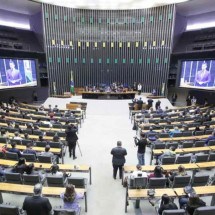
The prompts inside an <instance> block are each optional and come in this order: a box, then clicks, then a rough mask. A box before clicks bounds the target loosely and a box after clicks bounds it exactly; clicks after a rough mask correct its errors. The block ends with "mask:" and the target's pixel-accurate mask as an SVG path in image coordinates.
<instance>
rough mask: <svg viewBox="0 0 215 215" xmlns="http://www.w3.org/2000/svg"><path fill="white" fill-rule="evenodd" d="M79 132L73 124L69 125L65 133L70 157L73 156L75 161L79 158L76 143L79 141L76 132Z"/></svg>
mask: <svg viewBox="0 0 215 215" xmlns="http://www.w3.org/2000/svg"><path fill="white" fill-rule="evenodd" d="M77 131H78V129H77V127H75V126H74V125H73V124H71V125H69V126H68V127H67V129H66V131H65V133H66V141H67V143H68V146H69V157H70V158H71V156H72V155H73V160H75V159H76V158H77V157H76V156H75V148H76V142H77V140H78V136H77V134H76V132H77Z"/></svg>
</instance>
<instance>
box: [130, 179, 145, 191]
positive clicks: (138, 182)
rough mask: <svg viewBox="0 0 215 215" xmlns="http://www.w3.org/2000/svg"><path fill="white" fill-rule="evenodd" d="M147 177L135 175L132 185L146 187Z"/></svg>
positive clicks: (139, 187) (138, 187)
mask: <svg viewBox="0 0 215 215" xmlns="http://www.w3.org/2000/svg"><path fill="white" fill-rule="evenodd" d="M147 182H148V178H147V177H136V178H134V183H133V187H134V188H135V189H145V188H146V187H147Z"/></svg>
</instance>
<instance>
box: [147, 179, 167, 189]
mask: <svg viewBox="0 0 215 215" xmlns="http://www.w3.org/2000/svg"><path fill="white" fill-rule="evenodd" d="M166 181H167V180H166V178H150V179H149V183H148V188H150V189H155V188H164V187H165V186H166Z"/></svg>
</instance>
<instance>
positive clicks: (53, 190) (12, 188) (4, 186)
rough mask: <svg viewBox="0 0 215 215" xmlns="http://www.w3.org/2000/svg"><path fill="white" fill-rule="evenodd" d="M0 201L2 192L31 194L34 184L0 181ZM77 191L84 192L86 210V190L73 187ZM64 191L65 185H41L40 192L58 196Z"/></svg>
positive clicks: (48, 195)
mask: <svg viewBox="0 0 215 215" xmlns="http://www.w3.org/2000/svg"><path fill="white" fill-rule="evenodd" d="M0 185H1V186H0V203H3V197H2V193H13V194H21V195H32V194H33V189H34V186H30V185H22V184H10V183H0ZM75 190H76V192H77V193H84V199H85V212H87V191H86V189H79V188H76V189H75ZM64 192H65V187H43V189H42V194H43V196H47V197H58V198H59V197H60V194H61V193H64Z"/></svg>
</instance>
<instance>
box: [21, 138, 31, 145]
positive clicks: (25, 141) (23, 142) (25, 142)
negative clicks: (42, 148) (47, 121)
mask: <svg viewBox="0 0 215 215" xmlns="http://www.w3.org/2000/svg"><path fill="white" fill-rule="evenodd" d="M28 143H31V144H33V143H32V140H25V139H23V140H22V145H24V146H26V145H27V144H28Z"/></svg>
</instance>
